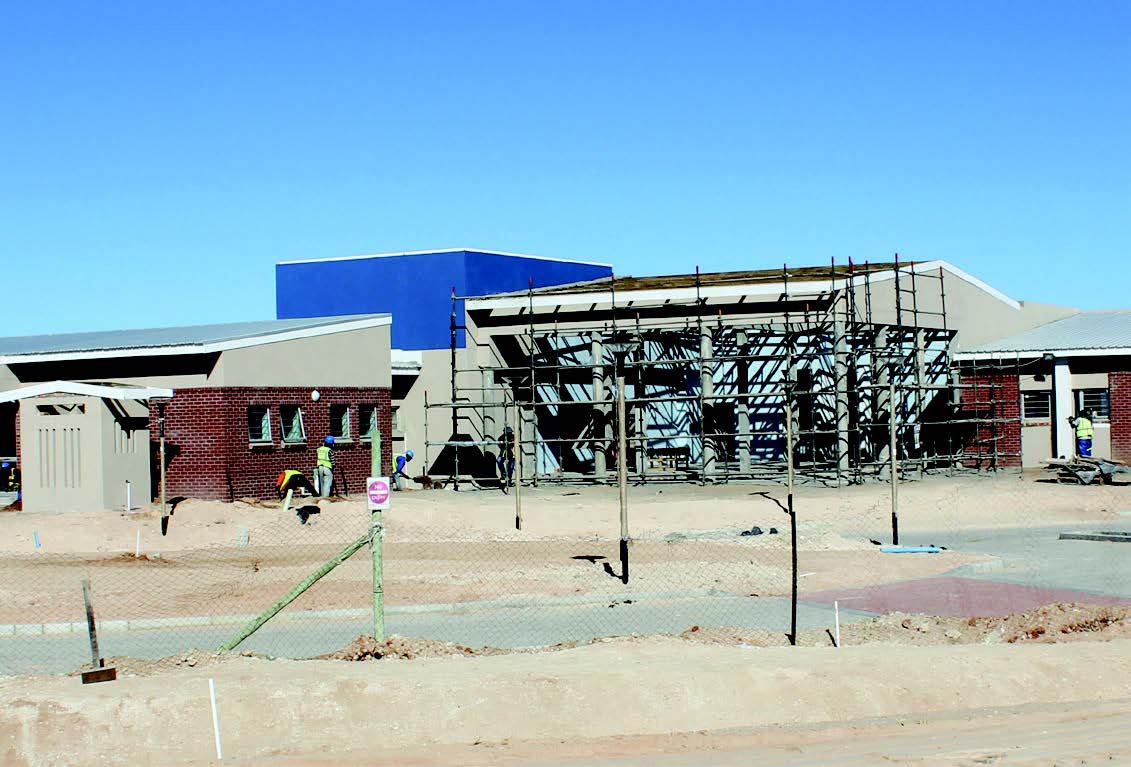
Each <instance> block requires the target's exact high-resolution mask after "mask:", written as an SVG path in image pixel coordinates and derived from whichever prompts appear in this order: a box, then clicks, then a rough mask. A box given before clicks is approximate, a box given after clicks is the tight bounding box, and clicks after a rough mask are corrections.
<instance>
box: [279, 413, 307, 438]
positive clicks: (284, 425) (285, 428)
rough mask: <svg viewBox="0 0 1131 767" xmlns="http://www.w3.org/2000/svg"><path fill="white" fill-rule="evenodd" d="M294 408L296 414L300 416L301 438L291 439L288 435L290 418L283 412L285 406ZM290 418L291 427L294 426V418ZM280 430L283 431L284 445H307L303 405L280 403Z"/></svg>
mask: <svg viewBox="0 0 1131 767" xmlns="http://www.w3.org/2000/svg"><path fill="white" fill-rule="evenodd" d="M292 407H293V408H294V409H295V412H294V414H295V415H296V416H297V417H298V428H299V432H300V436H299V439H291V438H289V437H288V436H287V435H288V433H289V432H290V428H288V423H287V421H288V419H287V417H286V415H284V413H283V409H284V408H292ZM289 420H290V427H293V426H294V419H293V418H292V419H289ZM279 430H280V431H281V432H282V437H283V444H284V445H305V444H306V419H305V418H303V415H302V405H279Z"/></svg>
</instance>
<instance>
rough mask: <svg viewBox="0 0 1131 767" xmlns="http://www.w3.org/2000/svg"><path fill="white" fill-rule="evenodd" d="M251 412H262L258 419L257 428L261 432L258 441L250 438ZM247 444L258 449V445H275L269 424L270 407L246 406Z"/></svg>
mask: <svg viewBox="0 0 1131 767" xmlns="http://www.w3.org/2000/svg"><path fill="white" fill-rule="evenodd" d="M253 410H262V411H263V414H262V416H261V417H260V419H259V426H260V429H261V430H262V433H263V436H262V437H260V438H259V439H253V438H252V436H251V415H252V411H253ZM247 443H248V444H249V445H252V446H255V447H258V446H260V445H273V444H275V435H274V434H273V432H272V424H271V406H270V405H248V406H247Z"/></svg>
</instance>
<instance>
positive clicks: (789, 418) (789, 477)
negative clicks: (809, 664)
mask: <svg viewBox="0 0 1131 767" xmlns="http://www.w3.org/2000/svg"><path fill="white" fill-rule="evenodd" d="M788 396H792V394H790V395H788ZM785 470H786V483H787V490H786V496H785V504H786V513H787V514H789V550H790V569H791V576H792V581H793V585H792V588H791V589H790V595H789V643H790V644H791V645H796V644H797V513H796V512H795V511H794V510H793V405H792V404H791V403H790V402H789V400H786V403H785Z"/></svg>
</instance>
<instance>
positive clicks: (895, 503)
mask: <svg viewBox="0 0 1131 767" xmlns="http://www.w3.org/2000/svg"><path fill="white" fill-rule="evenodd" d="M895 409H896V403H895V381H894V380H892V381H889V382H888V413H889V414H890V417H889V420H890V424H889V427H888V431H889V432H891V435H890V440H891V444H890V445H889V446H888V450H889V451H890V452H891V471H890V472H889V474H891V542H892V545H893V546H898V545H899V458H898V456H897V455H896V429H897V428H898V426H899V424H898V422H897V420H896V415H895Z"/></svg>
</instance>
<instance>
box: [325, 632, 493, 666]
mask: <svg viewBox="0 0 1131 767" xmlns="http://www.w3.org/2000/svg"><path fill="white" fill-rule="evenodd" d="M506 653H507V651H506V650H502V649H499V648H498V647H481V648H479V649H474V648H471V647H465V646H464V645H460V644H455V643H453V642H441V641H438V640H435V639H409V638H407V637H402V636H396V635H393V636H391V637H389V638H388V639H386V640H385V641H384V642H378V641H377V640H376V639H374V638H373V637H371V636H365V635H364V634H363V635H362V636H359V637H358V638H357V639H355V640H353V641H352V642H350V643H349V644H348V645H346V646H345V647H343V648H342V649H341V650H338V651H337V652H332V653H329V654H327V655H319V656H318V658H319V659H320V660H350V661H357V660H381V659H383V658H396V659H399V660H413V659H415V658H443V657H448V656H451V655H503V654H506Z"/></svg>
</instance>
